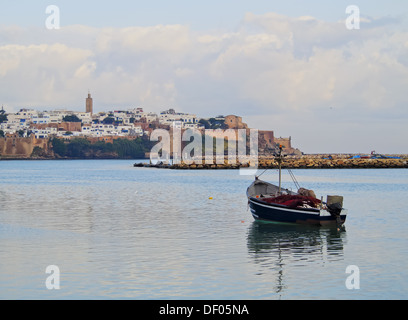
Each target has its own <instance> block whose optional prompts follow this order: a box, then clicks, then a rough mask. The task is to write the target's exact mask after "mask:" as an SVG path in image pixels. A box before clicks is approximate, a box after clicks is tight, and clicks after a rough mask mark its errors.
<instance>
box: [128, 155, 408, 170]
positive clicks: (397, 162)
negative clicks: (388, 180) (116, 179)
mask: <svg viewBox="0 0 408 320" xmlns="http://www.w3.org/2000/svg"><path fill="white" fill-rule="evenodd" d="M134 166H135V167H154V168H167V169H194V170H197V169H239V168H246V167H248V164H239V163H237V164H230V163H228V161H227V160H225V161H224V163H223V164H215V163H214V164H204V162H203V161H202V163H199V162H197V163H192V164H186V163H183V162H182V163H180V164H163V163H160V164H146V163H135V164H134ZM258 168H259V169H277V168H279V165H278V162H277V161H276V160H275V159H274V158H261V159H259V163H258ZM282 168H289V169H353V168H357V169H358V168H360V169H361V168H408V156H406V155H405V156H401V155H400V156H399V159H394V158H389V157H384V158H364V157H361V158H352V157H351V156H334V157H333V156H311V155H303V156H300V157H289V156H288V157H284V158H283V161H282Z"/></svg>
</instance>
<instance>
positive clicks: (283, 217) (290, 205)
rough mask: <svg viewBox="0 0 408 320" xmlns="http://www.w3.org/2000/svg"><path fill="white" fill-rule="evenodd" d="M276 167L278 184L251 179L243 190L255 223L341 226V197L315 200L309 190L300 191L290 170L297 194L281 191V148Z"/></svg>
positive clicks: (342, 218)
mask: <svg viewBox="0 0 408 320" xmlns="http://www.w3.org/2000/svg"><path fill="white" fill-rule="evenodd" d="M276 160H277V162H278V164H279V185H274V184H272V183H268V182H265V181H263V180H261V179H259V176H256V177H255V181H254V182H252V184H251V185H250V186H249V187H248V189H247V197H248V204H249V208H250V210H251V213H252V216H253V217H254V218H255V219H256V220H265V221H272V222H278V223H303V224H316V225H337V226H342V225H343V224H344V223H345V221H346V217H347V209H345V208H343V197H342V196H337V195H328V196H327V198H326V201H325V202H324V201H323V197H322V198H321V199H317V198H316V195H315V194H314V192H313V191H312V190H308V189H305V188H300V186H299V184H298V182H297V181H296V178H295V177H294V175H293V173H292V171H291V170H290V169H288V171H289V173H290V175H291V177H292V179H293V181H294V182H295V185H296V186H297V187H298V191H297V192H294V191H291V190H289V189H285V188H282V186H281V181H282V178H281V177H282V166H281V163H282V146H279V153H278V156H277V157H276Z"/></svg>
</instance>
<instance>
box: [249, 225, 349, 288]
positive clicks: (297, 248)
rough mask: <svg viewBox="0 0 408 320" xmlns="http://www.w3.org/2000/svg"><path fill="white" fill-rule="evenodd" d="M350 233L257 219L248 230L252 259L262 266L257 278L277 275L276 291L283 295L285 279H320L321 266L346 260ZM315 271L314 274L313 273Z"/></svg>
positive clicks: (334, 229) (335, 229) (329, 228)
mask: <svg viewBox="0 0 408 320" xmlns="http://www.w3.org/2000/svg"><path fill="white" fill-rule="evenodd" d="M344 241H346V231H345V229H342V230H341V231H339V230H338V229H337V228H335V227H334V228H333V227H316V226H307V225H296V224H277V223H268V222H262V221H257V220H255V221H254V222H253V223H252V225H251V226H250V227H249V229H248V238H247V247H248V253H249V256H250V258H251V259H252V260H253V261H254V263H255V264H256V265H258V266H259V272H258V273H257V275H261V276H262V275H266V276H268V279H270V276H271V273H272V274H273V275H274V276H276V278H277V279H276V287H275V290H274V292H275V293H281V292H282V291H284V289H285V286H286V281H285V277H289V276H290V277H291V279H292V280H291V281H293V278H296V277H299V278H301V279H305V278H308V277H309V278H310V279H312V278H314V277H318V276H319V274H318V272H319V271H318V270H320V271H321V270H322V269H321V268H315V267H317V266H324V265H325V264H326V263H329V262H333V261H339V260H343V242H344ZM311 270H312V271H311Z"/></svg>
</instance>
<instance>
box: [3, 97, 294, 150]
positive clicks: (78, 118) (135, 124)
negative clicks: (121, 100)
mask: <svg viewBox="0 0 408 320" xmlns="http://www.w3.org/2000/svg"><path fill="white" fill-rule="evenodd" d="M158 128H161V129H167V130H174V129H180V130H184V129H198V130H204V129H222V130H225V129H235V130H237V129H247V130H249V128H248V126H247V124H246V123H244V122H242V118H241V117H239V116H235V115H228V116H225V117H224V116H217V117H214V118H209V119H204V118H199V117H197V116H196V115H195V114H188V113H179V112H176V111H175V110H174V109H168V110H165V111H162V112H160V114H156V113H154V112H145V111H144V110H143V108H140V107H137V108H131V109H128V110H114V111H108V112H99V113H94V110H93V99H92V97H91V94H90V93H88V97H87V98H86V100H85V112H75V111H67V110H51V111H37V110H33V109H21V110H20V111H19V112H17V113H10V114H7V121H4V120H3V122H2V123H0V130H1V131H2V135H3V136H10V135H12V136H13V137H20V138H28V137H32V136H34V137H35V138H36V139H48V138H51V137H59V138H64V139H70V138H72V137H83V138H88V139H90V140H95V139H98V140H101V139H102V140H104V141H105V138H108V139H116V138H120V137H127V138H130V139H131V138H132V137H141V136H144V135H146V136H150V133H151V132H152V131H153V130H154V129H158ZM219 134H221V135H222V132H219ZM104 137H105V138H104ZM277 144H281V145H283V146H284V147H285V150H286V152H287V153H291V152H295V151H296V150H297V149H296V150H295V149H293V148H292V146H291V138H275V136H274V132H273V131H259V149H260V150H259V151H260V153H261V154H268V153H273V152H274V150H275V148H276V145H277ZM296 152H298V153H299V152H300V151H299V150H297V151H296Z"/></svg>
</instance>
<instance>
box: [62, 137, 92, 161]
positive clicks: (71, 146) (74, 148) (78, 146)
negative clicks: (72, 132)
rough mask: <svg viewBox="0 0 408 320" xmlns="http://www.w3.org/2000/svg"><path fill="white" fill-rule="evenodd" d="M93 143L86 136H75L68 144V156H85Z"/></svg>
mask: <svg viewBox="0 0 408 320" xmlns="http://www.w3.org/2000/svg"><path fill="white" fill-rule="evenodd" d="M90 145H91V143H90V142H89V141H88V140H87V139H84V138H75V139H72V140H71V141H70V143H68V145H67V156H68V157H71V158H85V157H86V152H87V151H89V148H90Z"/></svg>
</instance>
